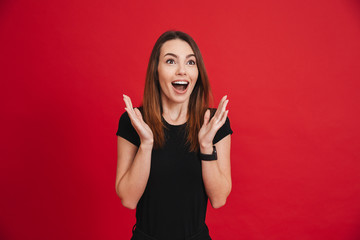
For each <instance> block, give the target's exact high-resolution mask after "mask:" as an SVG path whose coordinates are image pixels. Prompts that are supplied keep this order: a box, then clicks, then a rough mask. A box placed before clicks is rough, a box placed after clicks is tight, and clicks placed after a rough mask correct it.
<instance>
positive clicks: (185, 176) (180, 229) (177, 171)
mask: <svg viewBox="0 0 360 240" xmlns="http://www.w3.org/2000/svg"><path fill="white" fill-rule="evenodd" d="M163 122H164V125H165V128H164V133H165V139H166V141H165V145H164V146H163V147H162V148H161V149H153V151H152V155H151V168H150V176H149V179H148V182H147V186H146V188H145V191H144V193H143V195H142V197H141V198H140V200H139V202H138V205H137V208H136V227H137V228H138V229H139V230H141V232H143V233H145V234H146V235H148V236H150V237H152V238H154V239H157V240H168V239H172V240H180V239H181V240H183V239H188V238H190V237H191V236H193V235H194V234H196V233H198V232H200V231H201V229H204V227H206V224H205V216H206V208H207V202H208V197H207V195H206V192H205V187H204V183H203V180H202V172H201V160H200V159H199V157H198V155H197V153H194V152H190V151H189V146H188V145H187V144H186V123H185V124H182V125H178V126H174V125H170V124H168V123H167V122H166V121H165V120H164V119H163ZM232 133H233V132H232V130H231V128H230V121H229V119H227V120H226V122H225V124H224V125H223V126H222V127H221V128H220V129H219V130H218V132H217V134H216V136H215V137H214V141H213V143H217V142H218V141H220V140H221V139H222V138H224V137H225V136H227V135H228V134H232ZM116 134H117V135H118V136H120V137H123V138H124V139H126V140H128V141H129V142H131V143H133V144H134V145H136V146H140V139H139V136H138V134H137V133H136V131H135V129H134V128H133V127H132V125H131V122H130V119H129V116H128V114H127V113H126V112H125V113H124V114H123V115H122V116H121V118H120V121H119V127H118V131H117V133H116ZM207 235H208V234H207ZM200 239H201V240H203V239H204V240H205V239H210V237H209V236H207V237H202V238H199V240H200Z"/></svg>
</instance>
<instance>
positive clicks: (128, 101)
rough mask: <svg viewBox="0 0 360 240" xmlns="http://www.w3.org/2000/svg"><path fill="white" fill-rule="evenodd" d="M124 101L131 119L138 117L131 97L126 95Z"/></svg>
mask: <svg viewBox="0 0 360 240" xmlns="http://www.w3.org/2000/svg"><path fill="white" fill-rule="evenodd" d="M124 101H125V105H126V108H127V109H128V111H127V112H128V114H129V115H131V117H133V118H134V117H136V115H135V112H134V108H133V106H132V103H131V99H130V97H128V96H126V95H124Z"/></svg>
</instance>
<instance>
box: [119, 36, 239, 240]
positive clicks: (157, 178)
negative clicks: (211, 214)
mask: <svg viewBox="0 0 360 240" xmlns="http://www.w3.org/2000/svg"><path fill="white" fill-rule="evenodd" d="M210 97H211V90H210V85H209V80H208V77H207V74H206V70H205V66H204V62H203V59H202V56H201V53H200V50H199V48H198V46H197V45H196V43H195V41H194V40H193V39H192V38H191V37H190V36H189V35H188V34H186V33H183V32H179V31H168V32H165V33H163V34H162V35H161V36H160V37H159V39H158V40H157V42H156V43H155V46H154V48H153V50H152V53H151V56H150V61H149V65H148V69H147V74H146V82H145V91H144V96H143V106H142V107H140V108H139V109H138V108H133V106H132V103H131V99H130V98H129V97H128V96H126V95H124V101H125V105H126V108H125V110H126V112H125V113H124V114H122V116H121V118H120V121H119V128H118V131H117V135H118V145H117V148H118V165H117V172H116V184H115V185H116V186H115V187H116V192H117V194H118V196H119V197H120V199H121V202H122V204H123V205H124V206H125V207H127V208H130V209H135V208H136V226H134V228H133V237H132V240H142V239H157V240H177V239H179V240H180V239H197V240H208V239H211V238H210V236H209V231H208V228H207V226H206V224H205V215H206V208H207V201H208V199H209V200H210V203H211V205H212V207H214V208H219V207H221V206H223V205H224V204H225V202H226V198H227V197H228V195H229V193H230V191H231V173H230V141H231V139H230V138H231V134H232V130H231V128H230V122H229V119H228V117H227V115H228V110H226V106H227V104H228V101H229V100H227V97H226V96H224V97H223V98H222V99H221V101H220V103H219V106H218V108H217V110H216V109H208V104H209V98H210Z"/></svg>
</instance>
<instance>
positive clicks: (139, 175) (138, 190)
mask: <svg viewBox="0 0 360 240" xmlns="http://www.w3.org/2000/svg"><path fill="white" fill-rule="evenodd" d="M151 152H152V145H145V144H141V145H140V146H139V148H138V151H137V153H136V155H135V157H134V160H133V162H132V164H131V166H130V168H129V169H128V170H127V172H126V173H125V174H124V176H123V177H122V178H121V179H120V181H119V183H118V186H117V190H118V195H119V197H120V199H121V202H122V204H123V205H124V206H125V207H128V208H130V209H135V208H136V205H137V203H138V201H139V199H140V198H141V196H142V194H143V193H144V190H145V188H146V184H147V182H148V179H149V175H150V166H151Z"/></svg>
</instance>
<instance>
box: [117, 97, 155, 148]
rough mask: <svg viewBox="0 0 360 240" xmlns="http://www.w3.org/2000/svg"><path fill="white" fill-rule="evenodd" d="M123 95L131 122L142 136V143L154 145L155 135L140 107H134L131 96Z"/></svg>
mask: <svg viewBox="0 0 360 240" xmlns="http://www.w3.org/2000/svg"><path fill="white" fill-rule="evenodd" d="M123 97H124V102H125V105H126V108H125V110H126V112H127V113H128V115H129V118H130V120H131V124H132V125H133V127H134V128H135V130H136V132H137V133H138V135H139V137H140V141H141V144H147V145H152V144H153V143H154V135H153V133H152V131H151V129H150V127H149V125H147V124H146V123H145V122H144V120H143V118H142V115H141V112H140V111H139V109H137V108H133V105H132V103H131V99H130V97H128V96H126V95H125V94H124V95H123Z"/></svg>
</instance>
